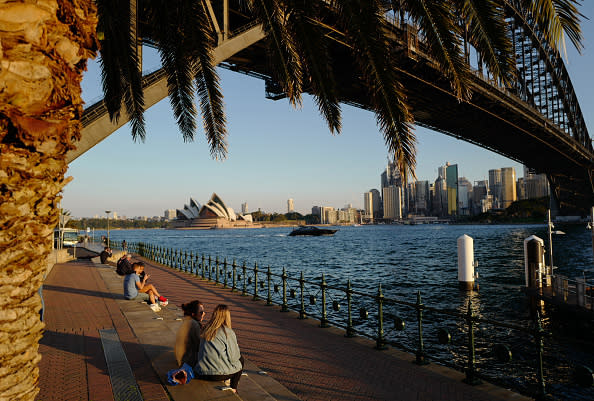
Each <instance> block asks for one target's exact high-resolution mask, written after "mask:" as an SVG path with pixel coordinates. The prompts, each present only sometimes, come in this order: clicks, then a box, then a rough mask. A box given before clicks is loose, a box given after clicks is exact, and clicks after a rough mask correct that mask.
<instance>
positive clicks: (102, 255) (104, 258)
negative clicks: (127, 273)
mask: <svg viewBox="0 0 594 401" xmlns="http://www.w3.org/2000/svg"><path fill="white" fill-rule="evenodd" d="M111 255H112V253H111V248H110V247H108V246H106V247H105V248H103V252H101V253H100V254H99V258H100V259H101V263H103V264H105V262H107V259H109V258H111Z"/></svg>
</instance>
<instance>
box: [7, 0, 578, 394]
mask: <svg viewBox="0 0 594 401" xmlns="http://www.w3.org/2000/svg"><path fill="white" fill-rule="evenodd" d="M237 1H239V2H240V3H241V4H242V5H243V6H245V7H246V13H251V14H252V15H253V16H254V17H255V18H258V19H259V20H260V21H261V22H262V25H263V28H264V31H265V32H266V34H267V41H268V49H269V56H270V64H271V65H272V66H273V76H274V78H275V79H276V80H277V81H278V82H279V83H280V85H281V86H282V89H283V90H284V92H285V93H286V94H287V96H288V99H289V101H290V102H291V103H292V104H293V105H295V106H299V105H300V103H301V96H302V94H303V93H304V92H309V93H311V94H312V95H313V96H314V98H315V100H316V102H317V104H318V107H319V109H320V112H321V114H322V116H323V117H324V118H325V120H326V121H327V123H328V126H329V129H330V131H331V132H333V133H334V132H335V133H339V132H340V129H341V119H340V97H339V94H338V93H339V91H338V89H337V85H336V83H335V82H336V80H335V78H334V73H333V71H332V68H331V65H332V63H331V62H330V61H331V54H332V52H331V51H330V48H329V47H330V44H329V42H328V40H327V38H326V36H325V32H324V31H323V29H322V23H323V22H324V21H332V23H333V24H335V26H336V29H338V30H339V31H340V32H341V33H342V36H341V39H340V42H341V43H342V44H343V45H344V48H345V49H347V50H348V51H349V52H350V54H351V57H352V60H353V64H354V66H355V67H356V68H357V70H358V73H359V77H360V81H361V83H362V84H363V85H364V87H365V88H366V89H367V92H368V96H369V99H370V103H371V107H372V109H373V110H374V112H375V114H376V118H377V123H378V126H379V127H380V129H381V131H382V133H383V135H384V138H385V141H386V144H387V147H388V149H389V150H390V152H391V153H392V154H393V156H394V159H395V160H396V162H397V163H398V165H399V167H400V169H401V171H402V172H403V173H404V174H403V176H407V174H414V167H415V138H414V134H413V132H412V124H413V118H412V114H411V110H410V107H409V106H408V105H407V99H406V96H405V94H404V87H403V85H402V84H401V83H400V82H399V81H398V79H397V76H396V75H395V74H394V71H395V69H396V68H398V65H397V64H396V60H395V58H393V57H390V42H389V38H388V32H389V29H387V28H388V27H387V26H386V20H385V18H384V17H385V16H386V15H389V14H392V15H394V16H397V17H398V16H400V17H401V18H406V19H407V20H408V21H410V22H411V23H413V24H415V25H417V26H418V28H419V29H420V31H421V32H422V33H423V35H424V37H425V38H426V42H427V46H428V49H429V53H430V55H431V57H432V58H433V59H434V60H435V61H436V62H437V63H438V65H439V66H440V68H441V69H442V71H443V73H444V74H445V75H446V76H447V77H448V78H449V79H450V81H451V84H452V89H453V91H454V93H455V94H456V95H457V96H459V97H460V98H465V97H466V96H468V93H467V92H468V89H467V87H468V86H467V85H468V74H469V67H468V64H467V63H466V62H465V58H464V53H463V46H462V43H463V38H465V39H466V41H467V42H468V43H470V44H471V45H472V46H474V48H475V49H476V50H477V52H478V53H479V54H480V55H481V57H482V59H483V60H484V62H485V65H486V68H487V69H488V71H489V72H490V73H491V74H492V75H493V76H494V77H495V78H496V79H498V80H499V81H500V82H503V83H507V82H510V81H511V80H513V76H514V71H515V69H514V63H513V59H512V57H511V56H510V54H511V49H510V43H509V40H508V36H507V33H508V32H507V29H508V28H507V26H506V24H505V21H504V19H505V6H509V5H513V6H514V7H516V8H518V9H521V10H524V11H526V12H530V13H532V14H533V15H534V16H535V18H536V21H537V25H538V26H537V29H539V30H541V31H542V32H544V33H545V37H546V38H547V39H548V40H549V41H550V42H551V44H553V45H555V44H557V43H562V40H561V39H562V35H563V32H566V34H567V35H568V37H569V38H570V39H571V40H572V42H573V43H574V44H575V45H576V46H577V47H578V48H579V46H580V42H581V33H580V29H579V23H578V22H579V17H580V14H579V12H578V11H577V8H576V5H577V3H578V2H577V0H453V1H451V2H445V1H441V0H392V1H388V0H383V1H382V0H244V1H241V0H237ZM95 4H96V7H97V10H96V9H95ZM172 4H175V6H172ZM0 22H1V23H2V26H3V29H2V31H1V33H0V43H1V44H2V47H1V48H0V62H1V63H0V66H1V67H0V68H1V69H0V88H2V90H1V91H0V122H1V127H2V129H1V131H0V164H1V167H2V168H1V170H0V228H1V230H0V268H1V269H0V339H1V343H0V399H24V400H33V399H34V398H35V395H36V394H37V392H38V390H37V388H36V383H37V380H38V369H37V362H38V361H39V358H40V356H39V354H38V352H37V350H38V341H39V339H40V337H41V333H42V329H43V324H42V323H41V322H39V319H38V311H39V309H40V300H39V297H38V296H37V290H38V288H39V287H40V285H41V283H42V279H43V276H44V272H45V269H46V264H45V261H46V259H47V256H48V254H49V252H50V244H51V235H52V230H53V228H54V227H55V226H56V224H57V221H58V217H59V208H58V207H57V205H58V202H59V200H60V193H61V191H62V188H63V187H64V185H65V184H66V183H67V182H68V181H69V178H65V177H64V174H65V172H66V163H65V154H66V152H67V151H68V150H70V149H72V148H73V147H75V146H76V141H77V139H78V138H79V136H80V117H81V115H82V102H81V96H80V92H81V89H80V82H81V79H82V73H83V71H84V70H85V68H86V61H87V59H88V58H90V57H94V56H95V52H96V50H97V48H98V47H99V46H100V47H101V63H102V71H103V72H102V73H103V83H104V92H105V99H106V102H107V106H108V110H109V113H110V116H111V117H112V118H113V119H117V118H118V117H119V114H120V112H121V107H122V105H123V107H125V109H126V111H127V112H128V114H129V115H130V116H131V122H132V135H133V136H134V138H138V139H140V140H142V139H143V138H144V135H145V130H144V121H143V111H144V110H143V109H144V102H143V95H142V87H141V85H140V78H141V75H140V74H141V68H140V60H141V56H140V54H141V46H139V44H140V43H150V44H152V45H153V46H155V47H156V48H157V49H158V51H159V53H160V55H161V61H162V64H163V68H164V69H165V71H166V75H167V81H168V86H169V98H170V101H171V103H172V106H173V112H174V115H175V117H176V119H177V122H178V125H179V127H180V131H181V133H182V135H183V136H184V138H185V139H187V140H191V139H193V138H194V134H195V131H196V118H197V111H196V109H195V108H194V96H195V95H194V94H195V93H196V94H197V95H198V104H199V106H200V112H201V116H202V120H203V125H204V131H205V134H206V137H207V139H208V141H209V143H210V147H211V153H212V155H213V157H217V158H219V157H220V158H223V157H225V155H226V151H227V149H226V142H225V138H226V130H225V114H224V110H223V105H222V94H221V92H220V89H219V79H218V76H217V73H216V70H215V66H213V65H212V50H213V47H214V46H215V43H216V41H215V38H214V36H213V34H212V30H211V27H210V21H209V17H208V14H207V12H206V9H205V0H180V1H176V2H175V3H172V2H171V1H169V0H144V1H138V2H137V0H131V1H129V2H125V1H118V0H96V1H91V0H77V1H72V0H60V1H53V0H50V1H46V2H43V3H31V2H25V1H12V2H3V3H2V4H1V5H0Z"/></svg>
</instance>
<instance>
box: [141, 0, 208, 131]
mask: <svg viewBox="0 0 594 401" xmlns="http://www.w3.org/2000/svg"><path fill="white" fill-rule="evenodd" d="M168 3H169V2H167V1H161V2H156V1H155V2H153V7H154V9H153V12H154V13H153V14H152V15H151V16H152V17H154V18H157V19H158V20H159V21H158V23H157V21H152V22H153V23H152V26H153V30H152V40H154V41H155V42H156V43H157V44H158V51H159V55H160V57H161V64H162V66H163V69H164V70H165V75H166V77H167V90H168V94H169V101H170V103H171V107H172V109H173V114H174V116H175V119H176V122H177V125H178V127H179V129H180V131H181V134H182V136H183V138H184V140H185V141H190V140H192V139H193V138H194V134H195V131H196V114H197V113H196V108H195V107H194V89H195V88H194V83H193V79H194V64H195V60H194V59H193V58H192V54H191V53H190V52H189V45H190V44H189V43H186V42H187V35H186V32H185V29H184V27H185V26H186V24H185V23H183V21H184V19H185V18H191V16H192V14H191V12H190V9H188V4H187V2H178V3H177V7H171V5H170V4H168Z"/></svg>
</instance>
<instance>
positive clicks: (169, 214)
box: [163, 209, 176, 220]
mask: <svg viewBox="0 0 594 401" xmlns="http://www.w3.org/2000/svg"><path fill="white" fill-rule="evenodd" d="M175 216H176V212H175V209H167V210H165V213H163V217H165V220H173V219H175Z"/></svg>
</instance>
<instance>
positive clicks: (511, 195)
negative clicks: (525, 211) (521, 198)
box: [501, 167, 517, 209]
mask: <svg viewBox="0 0 594 401" xmlns="http://www.w3.org/2000/svg"><path fill="white" fill-rule="evenodd" d="M516 200H517V197H516V170H515V169H514V168H513V167H504V168H502V169H501V207H502V208H504V209H505V208H507V207H509V205H511V204H512V203H513V202H515V201H516Z"/></svg>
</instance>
